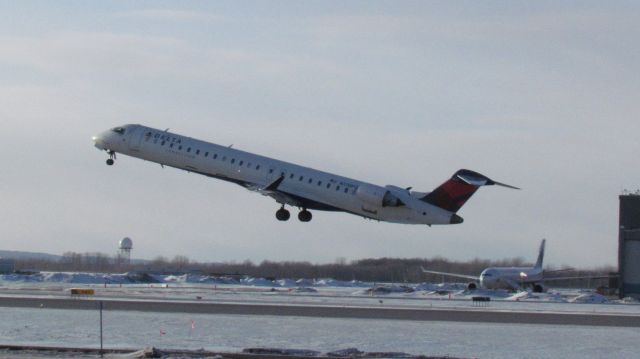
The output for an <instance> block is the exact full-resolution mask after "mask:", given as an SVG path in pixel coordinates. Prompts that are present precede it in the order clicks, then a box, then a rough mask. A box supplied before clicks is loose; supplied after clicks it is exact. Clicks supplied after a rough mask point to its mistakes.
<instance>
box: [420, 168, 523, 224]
mask: <svg viewBox="0 0 640 359" xmlns="http://www.w3.org/2000/svg"><path fill="white" fill-rule="evenodd" d="M492 185H498V186H502V187H508V188H513V189H520V188H518V187H513V186H510V185H508V184H504V183H500V182H496V181H493V180H492V179H490V178H489V177H487V176H484V175H481V174H480V173H478V172H474V171H470V170H464V169H463V170H459V171H458V172H456V173H455V174H454V175H453V176H452V177H451V178H450V179H449V180H448V181H446V182H445V183H443V184H442V185H440V187H438V188H436V189H435V190H434V191H433V192H431V193H429V194H427V195H426V196H424V197H423V198H421V199H422V200H423V201H425V202H427V203H430V204H432V205H434V206H438V207H440V208H443V209H445V210H447V211H449V212H453V213H455V212H458V210H459V209H460V208H461V207H462V206H463V205H464V204H465V203H466V202H467V200H468V199H469V198H471V196H473V194H474V193H476V191H477V190H478V188H480V187H481V186H492Z"/></svg>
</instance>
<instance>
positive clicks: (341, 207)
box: [93, 125, 470, 225]
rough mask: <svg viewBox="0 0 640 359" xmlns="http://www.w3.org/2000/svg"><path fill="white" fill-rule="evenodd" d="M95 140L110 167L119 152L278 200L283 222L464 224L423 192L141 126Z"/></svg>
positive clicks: (96, 137) (127, 128)
mask: <svg viewBox="0 0 640 359" xmlns="http://www.w3.org/2000/svg"><path fill="white" fill-rule="evenodd" d="M93 141H94V144H95V146H96V147H97V148H98V149H100V150H105V151H107V152H108V153H109V155H110V158H109V159H108V160H107V164H109V165H112V164H113V163H114V160H115V154H116V153H118V154H125V155H129V156H132V157H137V158H140V159H144V160H147V161H152V162H156V163H159V164H161V165H163V166H170V167H175V168H179V169H182V170H186V171H189V172H194V173H199V174H202V175H205V176H209V177H213V178H217V179H221V180H225V181H229V182H233V183H236V184H239V185H241V186H243V187H245V188H247V189H249V190H253V191H257V192H259V193H261V194H263V195H267V196H270V197H273V198H274V199H275V200H276V201H277V202H279V203H280V204H282V207H281V208H280V210H278V212H277V213H276V217H277V218H278V219H279V220H287V219H288V218H289V212H288V211H287V210H286V209H285V208H284V205H285V204H286V205H290V206H294V207H298V208H300V209H301V211H300V213H299V216H298V217H299V219H300V220H301V221H303V222H307V221H309V220H311V213H310V212H309V211H308V210H310V209H311V210H323V211H344V212H348V213H352V214H355V215H359V216H362V217H365V218H370V219H374V220H379V221H387V222H394V223H408V224H427V225H432V224H457V223H461V222H462V218H461V217H459V216H458V215H456V214H455V211H453V212H452V211H450V210H446V209H443V208H440V207H438V206H435V205H433V204H431V203H428V202H426V201H425V200H424V199H422V200H421V198H422V197H423V196H424V195H425V194H424V193H418V192H410V191H409V190H408V189H404V188H399V187H395V186H390V185H389V186H385V187H382V186H377V185H374V184H370V183H366V182H362V181H358V180H355V179H351V178H347V177H343V176H339V175H335V174H332V173H328V172H322V171H318V170H315V169H312V168H308V167H303V166H299V165H295V164H292V163H288V162H284V161H279V160H276V159H272V158H268V157H264V156H260V155H256V154H252V153H248V152H245V151H241V150H237V149H234V148H231V146H228V147H226V146H220V145H217V144H213V143H209V142H204V141H201V140H197V139H194V138H190V137H186V136H181V135H177V134H174V133H170V132H168V131H163V130H158V129H154V128H150V127H146V126H142V125H123V126H120V127H116V128H113V129H111V130H108V131H105V132H102V133H101V134H99V135H97V136H94V137H93ZM469 196H470V195H469ZM462 203H464V202H462Z"/></svg>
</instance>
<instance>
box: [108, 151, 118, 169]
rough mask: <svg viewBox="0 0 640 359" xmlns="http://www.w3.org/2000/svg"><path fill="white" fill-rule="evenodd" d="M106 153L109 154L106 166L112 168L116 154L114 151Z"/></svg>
mask: <svg viewBox="0 0 640 359" xmlns="http://www.w3.org/2000/svg"><path fill="white" fill-rule="evenodd" d="M107 153H108V154H109V159H108V160H107V166H113V164H114V163H115V161H116V153H115V152H114V151H111V150H109V151H107Z"/></svg>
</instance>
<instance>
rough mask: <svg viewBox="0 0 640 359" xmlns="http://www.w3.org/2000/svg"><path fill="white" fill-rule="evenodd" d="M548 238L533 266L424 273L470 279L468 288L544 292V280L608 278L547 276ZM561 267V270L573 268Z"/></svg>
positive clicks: (427, 271) (541, 245)
mask: <svg viewBox="0 0 640 359" xmlns="http://www.w3.org/2000/svg"><path fill="white" fill-rule="evenodd" d="M545 242H546V240H545V239H543V240H542V243H540V250H539V252H538V260H537V261H536V264H535V265H534V266H533V267H491V268H487V269H485V270H483V271H482V273H480V276H472V275H466V274H458V273H449V272H438V271H432V270H427V269H424V268H422V267H421V269H422V271H423V272H424V273H430V274H440V275H444V276H449V277H455V278H462V279H467V280H470V282H469V284H467V289H471V290H473V289H477V288H478V286H480V287H481V288H486V289H508V290H522V289H523V288H526V287H530V288H531V289H533V291H534V292H538V293H539V292H544V291H546V290H547V288H546V286H545V284H544V282H545V281H546V282H548V281H554V280H566V279H585V278H608V277H602V276H589V277H554V278H545V273H550V272H549V271H545V270H543V269H542V260H543V258H544V246H545ZM571 269H572V268H568V269H561V270H559V271H554V272H560V271H567V270H571Z"/></svg>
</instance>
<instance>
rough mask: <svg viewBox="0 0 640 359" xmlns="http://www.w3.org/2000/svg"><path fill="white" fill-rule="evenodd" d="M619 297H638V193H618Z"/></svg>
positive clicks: (639, 198)
mask: <svg viewBox="0 0 640 359" xmlns="http://www.w3.org/2000/svg"><path fill="white" fill-rule="evenodd" d="M618 270H619V271H620V281H619V285H620V298H624V297H634V298H639V299H640V193H639V192H636V193H634V194H622V195H620V227H619V235H618Z"/></svg>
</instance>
